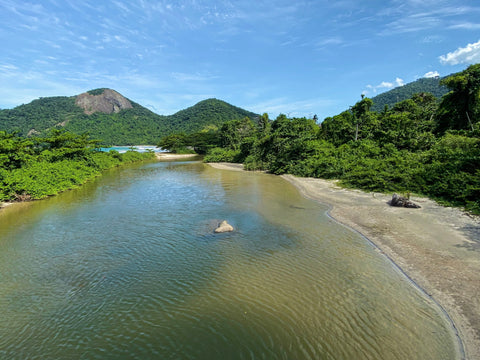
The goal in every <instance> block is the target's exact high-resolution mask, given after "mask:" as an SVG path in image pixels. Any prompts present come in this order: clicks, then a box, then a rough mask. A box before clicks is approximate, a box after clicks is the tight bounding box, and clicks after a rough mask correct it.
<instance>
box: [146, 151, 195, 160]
mask: <svg viewBox="0 0 480 360" xmlns="http://www.w3.org/2000/svg"><path fill="white" fill-rule="evenodd" d="M155 156H156V157H157V159H159V160H175V159H188V158H194V157H197V156H199V155H198V154H174V153H168V152H158V153H155Z"/></svg>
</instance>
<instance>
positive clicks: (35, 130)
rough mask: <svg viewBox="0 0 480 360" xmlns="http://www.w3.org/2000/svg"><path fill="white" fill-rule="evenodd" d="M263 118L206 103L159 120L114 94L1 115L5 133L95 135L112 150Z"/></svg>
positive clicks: (45, 101)
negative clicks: (56, 130) (61, 131)
mask: <svg viewBox="0 0 480 360" xmlns="http://www.w3.org/2000/svg"><path fill="white" fill-rule="evenodd" d="M245 116H248V117H250V118H251V119H255V118H256V117H258V115H257V114H255V113H253V112H250V111H247V110H244V109H241V108H239V107H236V106H233V105H230V104H228V103H226V102H225V101H222V100H218V99H207V100H203V101H200V102H199V103H197V104H196V105H194V106H191V107H189V108H187V109H184V110H181V111H178V112H177V113H175V114H173V115H168V116H165V115H158V114H155V113H154V112H152V111H150V110H149V109H147V108H145V107H143V106H141V105H140V104H137V103H135V102H133V101H131V100H129V99H127V98H125V97H124V96H123V95H121V94H120V93H118V92H117V91H115V90H112V89H105V88H102V89H95V90H90V91H87V92H86V93H83V94H80V95H76V96H71V97H67V96H55V97H44V98H39V99H36V100H33V101H32V102H30V103H28V104H24V105H20V106H17V107H15V108H13V109H4V110H0V130H4V131H9V132H11V131H17V132H18V133H19V134H20V135H23V136H32V135H40V134H44V133H45V132H47V131H48V130H49V129H52V128H64V129H66V130H69V131H72V132H74V133H77V134H81V133H85V132H87V133H89V134H90V136H91V137H92V138H95V139H100V140H101V141H102V143H103V144H107V145H113V144H115V145H132V144H137V145H138V144H156V143H158V141H159V140H160V139H161V138H162V137H163V136H166V135H169V134H172V133H178V132H185V133H187V134H188V133H193V132H197V131H201V130H204V129H206V128H216V127H217V128H218V127H220V126H221V125H222V124H223V123H224V122H226V121H229V120H234V119H241V118H244V117H245Z"/></svg>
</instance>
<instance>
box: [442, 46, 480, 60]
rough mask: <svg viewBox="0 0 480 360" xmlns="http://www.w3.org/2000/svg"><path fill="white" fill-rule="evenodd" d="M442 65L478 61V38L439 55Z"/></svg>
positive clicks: (479, 47)
mask: <svg viewBox="0 0 480 360" xmlns="http://www.w3.org/2000/svg"><path fill="white" fill-rule="evenodd" d="M439 59H440V62H441V63H442V64H443V65H457V64H475V63H478V62H480V40H479V41H477V42H476V43H473V44H468V45H467V46H465V47H460V48H458V49H457V50H455V51H453V52H449V53H448V54H446V55H442V56H440V57H439Z"/></svg>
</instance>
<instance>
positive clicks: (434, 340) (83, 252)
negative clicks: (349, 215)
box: [0, 162, 460, 360]
mask: <svg viewBox="0 0 480 360" xmlns="http://www.w3.org/2000/svg"><path fill="white" fill-rule="evenodd" d="M325 211H326V208H325V207H324V206H322V205H320V204H318V203H316V202H313V201H310V200H307V199H304V198H303V197H301V196H300V194H299V193H298V192H297V190H296V189H295V188H294V187H293V186H292V185H290V184H289V183H287V182H286V181H284V180H283V179H281V178H279V177H275V176H270V175H266V174H259V173H243V172H233V171H222V170H217V169H212V168H210V167H208V166H206V165H204V164H201V163H197V162H157V163H150V164H147V165H142V166H134V167H131V168H127V169H121V170H115V171H111V172H109V173H108V174H107V175H105V176H103V177H101V178H99V179H97V180H95V181H93V182H91V183H89V184H87V185H85V186H84V187H82V188H80V189H77V190H73V191H69V192H66V193H64V194H61V195H60V196H57V197H53V198H50V199H48V200H45V201H39V202H33V203H25V204H20V205H18V206H11V207H9V208H6V209H3V210H1V211H0V313H1V314H2V321H1V322H0V358H2V359H3V358H18V359H24V358H25V359H26V358H28V359H105V358H107V359H123V358H129V359H402V360H403V359H455V358H460V356H459V354H458V347H457V340H456V338H455V335H454V333H453V331H452V329H451V326H450V324H449V322H448V321H447V320H446V319H445V317H444V316H443V314H442V312H441V311H440V310H439V309H438V308H437V306H436V305H435V304H433V303H432V302H431V301H430V300H429V299H428V298H426V297H425V296H424V295H423V294H422V293H421V292H420V291H418V290H417V289H416V288H415V287H414V286H413V285H412V284H411V283H410V282H409V281H408V280H407V279H406V278H405V277H404V276H403V275H402V274H400V273H399V272H398V271H397V270H396V269H395V268H394V267H393V266H392V265H391V264H390V263H389V262H388V261H387V259H386V258H385V257H384V256H382V255H381V254H379V253H378V251H376V250H375V249H374V248H373V247H372V246H371V245H370V244H369V243H368V242H367V241H366V240H365V239H364V238H362V237H360V236H359V235H358V234H356V233H354V232H352V231H351V230H349V229H346V228H344V227H342V226H340V225H339V224H337V223H335V222H334V221H332V220H331V219H329V218H328V217H327V216H326V215H325ZM223 219H228V221H229V222H230V223H231V224H232V225H233V226H234V227H235V229H236V231H235V232H233V233H227V234H220V235H214V234H213V229H214V228H215V226H216V225H217V224H218V222H220V221H221V220H223Z"/></svg>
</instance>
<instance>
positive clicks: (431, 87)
mask: <svg viewBox="0 0 480 360" xmlns="http://www.w3.org/2000/svg"><path fill="white" fill-rule="evenodd" d="M440 80H442V78H440V77H433V78H421V79H418V80H416V81H413V82H411V83H408V84H405V85H403V86H399V87H396V88H394V89H392V90H390V91H387V92H384V93H382V94H379V95H377V96H375V97H373V98H372V101H373V106H372V108H371V110H372V111H376V112H381V111H383V109H384V108H385V105H388V107H389V108H391V107H393V105H395V104H396V103H398V102H400V101H403V100H407V99H410V98H411V97H412V95H414V94H417V93H421V92H428V93H432V94H433V95H434V96H435V97H436V98H437V99H440V98H441V97H442V96H443V95H445V94H446V93H447V92H448V89H447V88H446V87H445V86H443V85H440Z"/></svg>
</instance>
